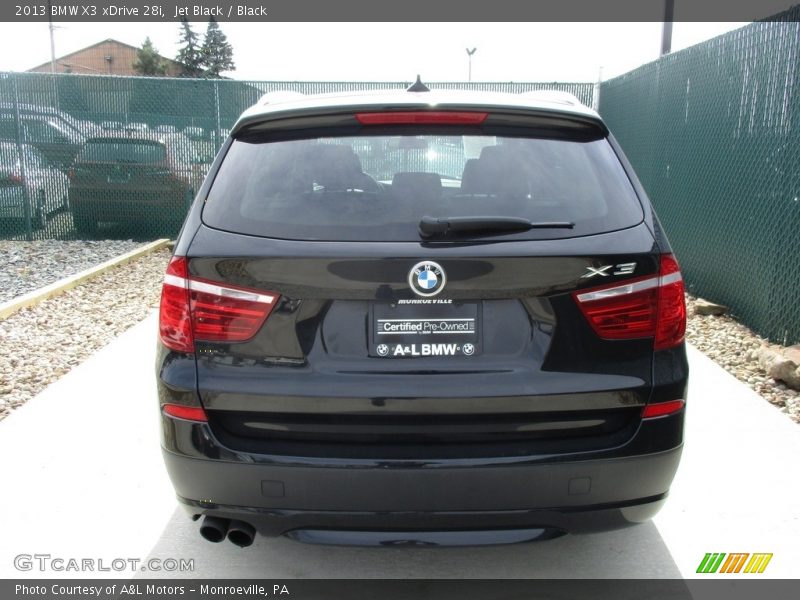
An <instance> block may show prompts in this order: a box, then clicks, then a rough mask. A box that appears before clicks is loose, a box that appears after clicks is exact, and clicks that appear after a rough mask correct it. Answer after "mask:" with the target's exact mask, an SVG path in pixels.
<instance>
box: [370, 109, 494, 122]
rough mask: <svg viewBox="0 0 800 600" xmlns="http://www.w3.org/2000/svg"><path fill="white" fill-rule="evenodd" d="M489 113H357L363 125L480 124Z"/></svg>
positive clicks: (429, 111) (430, 111) (426, 111)
mask: <svg viewBox="0 0 800 600" xmlns="http://www.w3.org/2000/svg"><path fill="white" fill-rule="evenodd" d="M486 117H487V113H482V112H451V111H433V110H425V111H414V112H371V113H357V114H356V120H357V121H358V122H359V123H361V124H362V125H480V124H481V123H483V122H484V121H485V120H486Z"/></svg>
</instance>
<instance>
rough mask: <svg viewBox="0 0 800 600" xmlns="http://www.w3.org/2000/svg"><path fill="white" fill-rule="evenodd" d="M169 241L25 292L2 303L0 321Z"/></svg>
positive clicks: (158, 248) (151, 245)
mask: <svg viewBox="0 0 800 600" xmlns="http://www.w3.org/2000/svg"><path fill="white" fill-rule="evenodd" d="M169 243H170V240H168V239H161V240H156V241H154V242H150V243H149V244H145V245H144V246H140V247H139V248H136V249H134V250H131V251H130V252H126V253H125V254H120V255H119V256H116V257H114V258H112V259H110V260H107V261H106V262H104V263H100V264H99V265H96V266H94V267H92V268H90V269H86V270H85V271H81V272H80V273H75V274H74V275H70V276H69V277H65V278H64V279H59V280H58V281H56V282H54V283H51V284H50V285H46V286H44V287H41V288H39V289H36V290H33V291H32V292H28V293H27V294H23V295H22V296H18V297H17V298H14V299H13V300H10V301H8V302H4V303H3V304H0V321H2V320H4V319H7V318H8V317H9V316H11V315H13V314H14V313H15V312H17V311H18V310H20V309H22V308H25V307H27V306H36V305H37V304H39V303H40V302H43V301H44V300H47V299H48V298H52V297H53V296H58V295H59V294H63V293H64V292H66V291H67V290H70V289H72V288H74V287H76V286H78V285H80V284H82V283H84V282H86V281H89V280H90V279H93V278H95V277H97V276H98V275H102V274H103V273H105V272H106V271H108V270H109V269H112V268H114V267H117V266H119V265H124V264H125V263H129V262H131V261H132V260H136V259H137V258H140V257H142V256H144V255H145V254H149V253H150V252H154V251H156V250H160V249H161V248H164V247H166V246H167V245H169Z"/></svg>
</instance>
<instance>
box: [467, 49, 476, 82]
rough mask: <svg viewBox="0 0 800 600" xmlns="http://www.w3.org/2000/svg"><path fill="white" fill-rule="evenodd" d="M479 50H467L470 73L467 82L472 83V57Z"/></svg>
mask: <svg viewBox="0 0 800 600" xmlns="http://www.w3.org/2000/svg"><path fill="white" fill-rule="evenodd" d="M476 50H477V48H473V49H472V50H470V49H469V48H467V60H468V61H469V71H468V74H467V81H469V82H472V55H473V54H475V51H476Z"/></svg>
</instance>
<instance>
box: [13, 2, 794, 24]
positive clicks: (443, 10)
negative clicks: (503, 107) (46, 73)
mask: <svg viewBox="0 0 800 600" xmlns="http://www.w3.org/2000/svg"><path fill="white" fill-rule="evenodd" d="M794 4H797V0H538V1H537V0H491V2H480V1H478V2H469V3H468V2H457V1H456V0H449V1H446V0H395V1H388V2H387V1H385V0H384V1H382V2H376V1H375V0H238V1H236V2H215V1H213V0H189V1H177V2H176V1H174V0H120V1H116V2H114V1H108V0H73V1H66V2H64V1H61V0H51V1H49V2H48V0H17V1H13V0H12V1H11V2H8V3H7V2H3V3H2V4H0V20H2V21H11V22H14V21H17V22H22V21H47V20H49V19H52V20H53V21H54V22H69V21H80V22H93V21H98V22H103V21H116V22H119V21H154V22H159V21H165V22H169V21H179V20H181V19H183V18H186V19H188V20H190V21H208V19H209V18H211V17H213V18H215V19H216V20H217V21H274V22H290V21H291V22H298V21H308V22H315V21H316V22H326V21H327V22H351V21H356V22H358V21H364V22H369V21H399V22H404V21H426V22H503V21H550V22H555V21H599V22H612V21H652V22H661V21H664V20H670V19H665V14H669V12H672V19H671V20H673V21H755V20H759V19H766V18H768V17H770V16H772V15H775V14H777V13H780V12H782V11H784V10H786V9H788V8H790V7H791V6H792V5H794Z"/></svg>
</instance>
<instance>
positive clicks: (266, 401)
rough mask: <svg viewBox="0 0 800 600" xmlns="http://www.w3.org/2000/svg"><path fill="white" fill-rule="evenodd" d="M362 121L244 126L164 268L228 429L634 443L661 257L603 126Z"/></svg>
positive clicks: (480, 447)
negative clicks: (191, 231) (185, 238)
mask: <svg viewBox="0 0 800 600" xmlns="http://www.w3.org/2000/svg"><path fill="white" fill-rule="evenodd" d="M382 114H384V117H381V115H382ZM431 115H436V116H435V117H434V116H431ZM347 118H349V119H350V121H347V123H348V125H347V126H343V125H342V121H343V120H344V119H345V117H342V116H341V115H339V116H337V117H336V119H337V121H336V126H335V127H333V126H330V127H327V126H325V125H324V124H323V125H322V126H320V124H319V122H318V121H317V122H315V124H314V128H309V127H302V126H298V125H297V123H295V124H294V125H293V126H292V127H283V128H282V129H281V128H278V129H276V128H275V127H270V126H267V125H263V124H261V125H259V124H256V125H254V126H251V127H249V128H245V129H244V130H242V131H240V132H238V133H237V134H236V135H235V137H236V139H235V140H233V141H232V142H231V143H230V144H229V147H228V148H227V149H226V151H225V157H224V159H223V160H222V162H221V164H220V166H219V168H218V169H217V170H216V172H214V173H212V176H213V177H214V180H213V183H212V184H211V185H210V188H209V190H208V193H207V196H206V198H205V205H204V208H203V212H202V221H203V224H202V225H201V226H200V229H199V230H198V232H197V234H196V235H195V236H194V239H193V240H192V242H191V245H190V247H189V251H188V258H181V257H178V258H176V259H174V261H173V264H172V265H171V267H170V269H171V273H172V275H171V276H172V277H174V278H175V281H178V282H180V281H184V280H188V281H189V283H188V285H189V288H190V290H191V291H190V294H191V298H192V322H193V326H194V330H193V332H192V335H193V337H194V340H193V344H194V349H195V353H196V360H197V375H198V380H197V381H198V387H199V393H200V399H201V401H202V403H203V405H204V407H205V409H206V411H207V413H208V415H209V423H210V425H211V427H212V430H213V431H214V433H215V435H217V436H218V437H219V438H220V440H221V441H222V442H223V443H225V444H226V445H228V446H230V447H232V448H235V449H238V450H241V451H247V452H255V453H267V454H269V453H279V454H289V455H307V456H309V455H310V456H314V455H319V456H328V457H330V456H343V457H344V456H347V457H365V456H368V457H372V458H379V457H386V458H411V457H435V456H443V457H460V456H461V457H466V456H490V455H491V456H503V455H509V456H510V455H519V454H520V453H523V454H529V453H536V454H554V455H555V454H563V453H569V452H580V451H587V450H595V449H601V448H610V447H614V446H618V445H621V444H623V443H625V441H626V440H628V439H629V438H630V437H631V436H632V435H633V434H634V433H635V430H636V428H637V427H638V424H639V422H640V417H641V410H642V407H643V405H644V404H645V403H646V402H647V401H648V398H649V396H650V392H651V377H652V373H651V372H652V360H653V352H654V350H653V348H654V336H655V335H656V321H657V315H656V311H657V300H658V299H657V294H658V285H659V271H660V269H661V268H663V265H662V261H661V257H660V255H659V253H658V250H657V248H656V245H655V243H654V239H653V235H652V233H651V230H650V228H649V227H648V226H647V223H646V221H645V212H644V210H643V208H642V205H641V203H640V201H639V199H638V198H637V196H636V194H635V192H634V189H633V187H632V185H631V183H630V181H629V179H628V177H627V175H626V173H625V171H624V169H623V168H622V166H621V164H620V161H619V159H618V158H617V156H616V155H615V153H614V150H613V149H612V146H611V145H610V144H609V142H608V140H607V139H606V137H605V132H604V130H603V128H602V127H601V126H600V125H599V124H598V123H594V124H593V123H591V122H588V121H586V120H575V121H570V120H569V119H565V118H563V117H561V116H559V117H553V116H548V115H544V116H541V115H540V116H539V117H537V118H536V119H535V120H534V121H533V122H530V119H528V121H526V122H525V123H524V124H522V125H520V124H514V123H513V118H512V117H508V116H507V115H501V116H498V115H491V114H490V115H486V114H485V113H479V112H464V111H461V112H458V113H453V112H447V111H443V112H439V113H415V112H408V113H389V114H388V115H385V113H361V114H357V115H349V116H348V117H347ZM426 119H427V120H426ZM510 123H511V125H514V126H513V127H512V126H511V125H510ZM653 282H655V284H653Z"/></svg>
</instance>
